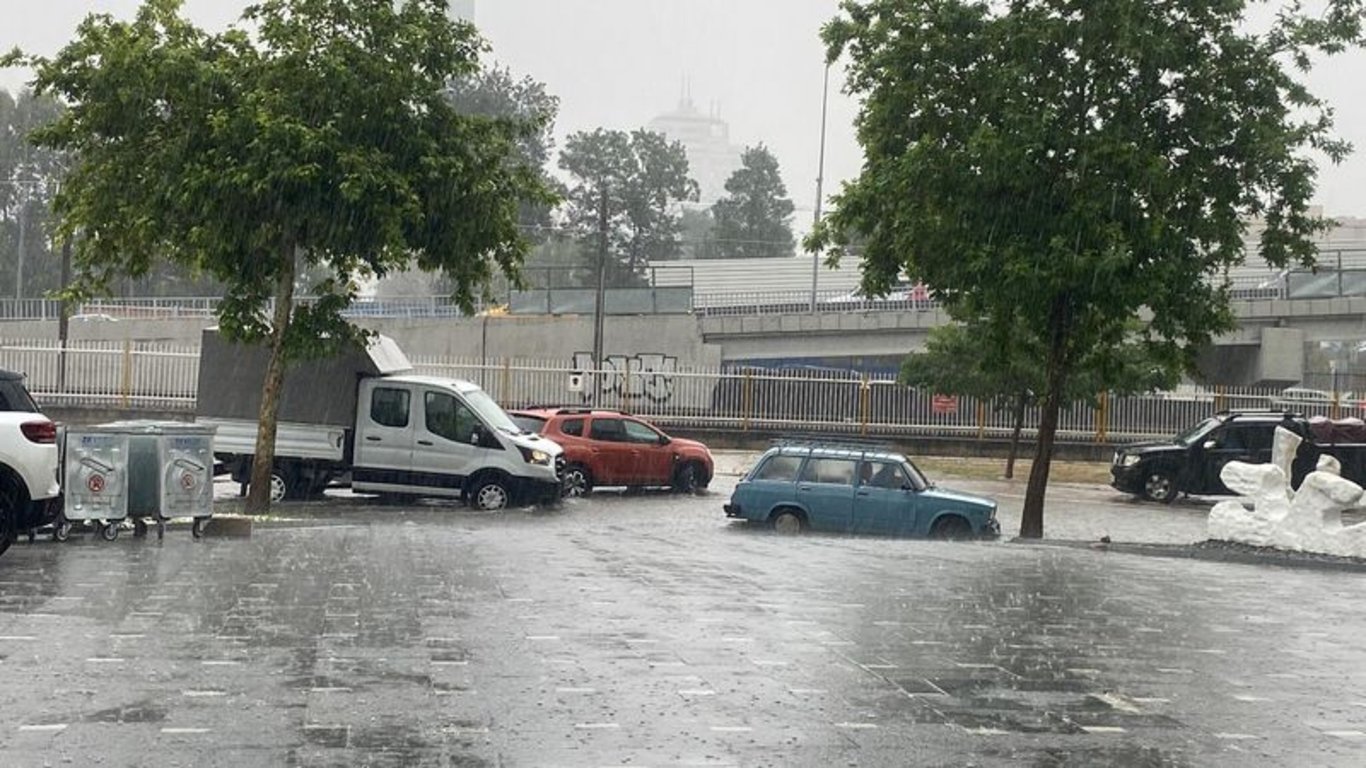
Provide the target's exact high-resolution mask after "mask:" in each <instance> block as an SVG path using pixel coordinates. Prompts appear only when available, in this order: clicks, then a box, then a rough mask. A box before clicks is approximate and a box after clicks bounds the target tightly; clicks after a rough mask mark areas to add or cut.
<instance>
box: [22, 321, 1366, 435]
mask: <svg viewBox="0 0 1366 768" xmlns="http://www.w3.org/2000/svg"><path fill="white" fill-rule="evenodd" d="M413 364H414V367H415V368H416V370H417V372H419V373H423V374H429V375H436V376H442V377H448V378H460V379H466V380H469V381H473V382H475V383H477V384H479V385H480V386H482V387H483V388H484V389H485V390H487V391H488V392H489V393H490V394H492V395H493V396H494V398H496V399H497V400H498V401H499V402H500V403H502V404H503V405H504V406H505V407H508V408H525V407H529V406H589V405H597V406H599V407H604V408H614V409H619V410H623V411H628V412H631V413H634V414H637V415H639V416H642V417H644V418H646V419H649V420H652V421H655V422H657V423H659V424H660V425H662V426H665V427H670V428H692V429H702V428H706V429H718V430H733V431H741V432H743V431H803V432H829V433H838V434H851V435H867V436H882V437H912V436H920V437H959V438H1001V437H1005V436H1008V435H1009V434H1010V432H1011V430H1012V427H1013V424H1012V414H1011V412H1010V410H1009V408H1008V407H1006V404H1005V403H1003V402H999V401H990V402H987V401H979V400H976V399H973V398H968V397H947V396H942V395H936V394H934V393H932V392H928V391H925V390H918V389H914V388H911V387H905V386H901V385H900V384H897V383H896V382H895V381H894V380H893V379H891V378H890V377H880V376H867V375H857V374H844V373H839V372H828V371H816V372H813V371H809V370H803V371H769V370H760V369H743V370H737V369H716V368H689V367H684V366H678V365H676V364H674V362H673V361H672V360H671V359H669V358H664V357H661V358H660V359H659V360H651V359H649V358H648V356H638V357H634V358H626V359H623V360H622V361H620V362H619V363H615V364H613V363H609V364H608V365H607V366H605V367H604V368H603V369H601V370H574V369H572V367H571V366H570V365H569V364H567V363H565V362H563V361H553V362H552V361H527V360H495V361H489V360H480V359H469V358H422V357H418V358H414V359H413ZM0 368H5V369H8V370H15V371H21V372H23V373H25V374H27V376H28V386H29V388H30V389H31V390H32V391H33V393H34V395H35V397H37V398H38V400H39V401H40V402H42V403H44V404H51V405H94V406H120V407H133V408H136V407H146V408H149V409H151V408H156V409H164V410H165V409H169V410H193V408H194V403H195V393H196V388H197V385H198V370H199V352H198V349H197V348H196V347H187V346H170V345H164V344H148V343H133V342H79V343H71V344H69V345H68V346H67V348H66V349H65V351H64V352H63V350H61V349H60V348H59V347H58V346H57V344H56V343H55V342H52V341H22V342H15V341H7V342H4V343H3V344H0ZM1279 395H1280V392H1279V391H1278V390H1269V389H1246V388H1244V389H1240V388H1215V389H1203V388H1196V387H1187V388H1183V389H1182V390H1181V391H1180V392H1175V393H1156V394H1149V395H1139V396H1126V397H1110V396H1108V395H1105V394H1102V395H1099V396H1098V397H1097V398H1096V399H1095V402H1094V403H1093V404H1086V403H1078V404H1074V405H1072V406H1071V407H1069V408H1066V409H1064V411H1063V412H1062V414H1061V419H1060V423H1059V434H1058V436H1059V439H1062V440H1067V441H1073V442H1078V441H1088V442H1089V441H1095V442H1102V443H1104V442H1123V441H1128V440H1136V439H1144V438H1152V437H1165V436H1170V435H1174V434H1176V433H1178V432H1180V431H1182V430H1184V429H1186V428H1187V427H1190V426H1191V425H1193V424H1195V423H1196V422H1197V421H1199V420H1200V419H1202V418H1204V417H1207V416H1209V415H1212V414H1214V413H1217V412H1219V411H1222V410H1240V409H1241V410H1253V409H1262V408H1268V407H1276V406H1280V407H1290V408H1293V409H1295V410H1300V411H1302V412H1304V413H1306V415H1322V416H1333V417H1345V416H1361V415H1363V413H1362V411H1361V410H1360V403H1357V402H1355V401H1353V402H1350V403H1349V402H1340V403H1336V404H1334V403H1332V402H1327V403H1285V402H1283V401H1281V400H1279ZM1040 415H1041V414H1040V410H1039V408H1038V406H1031V407H1029V408H1028V409H1027V410H1026V414H1025V421H1024V423H1025V430H1024V434H1025V436H1026V437H1032V436H1033V435H1034V434H1035V428H1036V427H1037V425H1038V423H1039V419H1040Z"/></svg>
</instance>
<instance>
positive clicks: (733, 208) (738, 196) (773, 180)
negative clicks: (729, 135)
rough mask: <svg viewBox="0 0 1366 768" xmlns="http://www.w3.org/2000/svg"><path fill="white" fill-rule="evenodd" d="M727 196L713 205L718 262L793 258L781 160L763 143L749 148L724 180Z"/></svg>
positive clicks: (789, 210) (787, 200)
mask: <svg viewBox="0 0 1366 768" xmlns="http://www.w3.org/2000/svg"><path fill="white" fill-rule="evenodd" d="M726 193H727V195H726V197H723V198H721V199H720V200H718V201H716V204H715V205H713V206H712V209H711V211H712V216H713V217H714V218H715V219H716V232H715V234H714V237H715V241H716V251H717V255H718V256H719V257H720V258H727V259H745V258H766V257H773V256H791V255H792V253H793V247H794V244H795V240H794V238H793V237H792V212H793V211H794V210H795V207H794V206H793V205H792V201H791V200H790V199H788V196H787V186H786V185H784V184H783V177H782V174H781V173H780V172H779V170H778V158H776V157H774V156H773V153H772V152H770V151H769V150H768V148H767V147H765V146H764V145H763V144H760V145H758V146H755V147H749V148H747V149H746V150H745V152H744V155H743V156H741V158H740V168H738V169H736V171H735V173H733V174H731V177H730V179H728V180H727V181H726Z"/></svg>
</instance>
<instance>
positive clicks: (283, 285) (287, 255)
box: [247, 243, 295, 515]
mask: <svg viewBox="0 0 1366 768" xmlns="http://www.w3.org/2000/svg"><path fill="white" fill-rule="evenodd" d="M294 260H295V253H294V245H293V243H286V244H285V246H284V248H283V252H282V253H281V258H280V267H281V269H280V274H279V276H278V277H277V278H276V283H275V317H274V321H273V324H272V326H271V330H270V363H269V364H268V365H267V366H266V380H265V381H264V382H263V383H262V385H261V412H260V416H259V419H258V429H257V431H256V456H255V458H254V459H253V460H252V465H251V484H250V486H249V490H248V492H247V514H249V515H263V514H265V513H267V512H269V511H270V476H271V472H272V470H273V469H274V467H275V431H276V417H277V416H278V414H279V411H280V388H281V386H282V385H283V384H284V380H285V354H284V353H285V334H286V333H287V332H288V331H289V321H290V317H291V316H292V314H293V310H294V274H295V264H294Z"/></svg>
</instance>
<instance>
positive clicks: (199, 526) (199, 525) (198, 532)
mask: <svg viewBox="0 0 1366 768" xmlns="http://www.w3.org/2000/svg"><path fill="white" fill-rule="evenodd" d="M190 535H191V536H193V537H195V538H196V539H202V538H204V518H202V517H196V518H195V519H194V522H193V523H192V524H191V525H190Z"/></svg>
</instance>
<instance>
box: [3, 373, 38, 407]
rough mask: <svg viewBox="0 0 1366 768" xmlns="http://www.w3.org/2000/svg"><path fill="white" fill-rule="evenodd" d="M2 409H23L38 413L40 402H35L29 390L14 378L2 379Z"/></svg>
mask: <svg viewBox="0 0 1366 768" xmlns="http://www.w3.org/2000/svg"><path fill="white" fill-rule="evenodd" d="M0 411H23V412H24V413H37V412H38V404H37V403H35V402H33V398H32V397H30V396H29V394H28V390H27V389H24V386H23V385H22V384H20V383H19V382H18V381H16V380H13V379H0Z"/></svg>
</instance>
